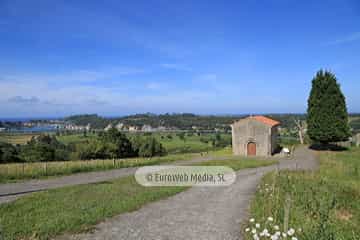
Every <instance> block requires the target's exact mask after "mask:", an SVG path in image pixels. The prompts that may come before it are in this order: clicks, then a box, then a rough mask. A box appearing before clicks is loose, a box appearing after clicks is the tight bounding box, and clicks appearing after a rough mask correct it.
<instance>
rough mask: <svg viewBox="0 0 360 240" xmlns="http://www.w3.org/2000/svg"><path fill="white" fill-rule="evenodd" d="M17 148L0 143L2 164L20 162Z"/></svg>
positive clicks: (0, 161) (0, 160)
mask: <svg viewBox="0 0 360 240" xmlns="http://www.w3.org/2000/svg"><path fill="white" fill-rule="evenodd" d="M19 161H20V158H19V156H18V149H17V147H15V146H13V145H11V144H9V143H3V142H0V163H7V162H19Z"/></svg>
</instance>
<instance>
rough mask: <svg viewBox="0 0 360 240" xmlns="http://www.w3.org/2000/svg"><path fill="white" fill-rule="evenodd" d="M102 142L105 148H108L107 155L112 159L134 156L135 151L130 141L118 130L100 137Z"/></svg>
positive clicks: (111, 130) (110, 130)
mask: <svg viewBox="0 0 360 240" xmlns="http://www.w3.org/2000/svg"><path fill="white" fill-rule="evenodd" d="M100 141H101V142H102V143H103V144H104V146H105V148H106V147H107V149H105V153H106V154H107V155H108V157H110V158H114V157H118V158H123V157H132V156H134V150H133V147H132V145H131V142H130V140H129V139H128V138H127V137H126V135H125V134H123V133H121V132H119V131H118V130H117V129H116V128H111V129H109V130H108V131H107V132H104V133H103V134H102V135H101V137H100Z"/></svg>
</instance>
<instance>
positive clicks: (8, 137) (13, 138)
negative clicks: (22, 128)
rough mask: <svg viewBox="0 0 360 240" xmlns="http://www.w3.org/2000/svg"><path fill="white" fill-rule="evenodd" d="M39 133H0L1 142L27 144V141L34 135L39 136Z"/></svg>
mask: <svg viewBox="0 0 360 240" xmlns="http://www.w3.org/2000/svg"><path fill="white" fill-rule="evenodd" d="M38 135H39V134H35V133H34V134H33V133H29V134H24V133H21V134H17V133H1V134H0V142H7V143H11V144H20V145H22V144H25V143H27V142H28V141H29V140H30V139H31V138H32V137H34V136H38Z"/></svg>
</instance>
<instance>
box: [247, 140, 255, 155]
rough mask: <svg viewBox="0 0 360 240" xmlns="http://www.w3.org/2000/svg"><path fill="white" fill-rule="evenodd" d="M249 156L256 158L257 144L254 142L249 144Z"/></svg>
mask: <svg viewBox="0 0 360 240" xmlns="http://www.w3.org/2000/svg"><path fill="white" fill-rule="evenodd" d="M247 155H248V156H256V144H255V143H253V142H249V143H248V145H247Z"/></svg>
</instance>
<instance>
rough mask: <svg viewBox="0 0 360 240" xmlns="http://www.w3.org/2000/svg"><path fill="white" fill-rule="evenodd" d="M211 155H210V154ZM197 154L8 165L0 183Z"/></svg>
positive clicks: (0, 167)
mask: <svg viewBox="0 0 360 240" xmlns="http://www.w3.org/2000/svg"><path fill="white" fill-rule="evenodd" d="M210 154H211V153H210ZM196 156H200V155H199V154H191V153H189V154H173V155H167V156H163V157H153V158H139V157H137V158H125V159H94V160H87V161H85V160H84V161H65V162H33V163H9V164H1V165H0V182H13V181H18V180H26V179H39V178H46V177H50V176H63V175H71V174H74V173H80V172H92V171H104V170H111V169H119V168H127V167H139V166H147V165H155V164H162V163H171V162H174V161H180V160H190V159H193V158H194V157H196Z"/></svg>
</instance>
